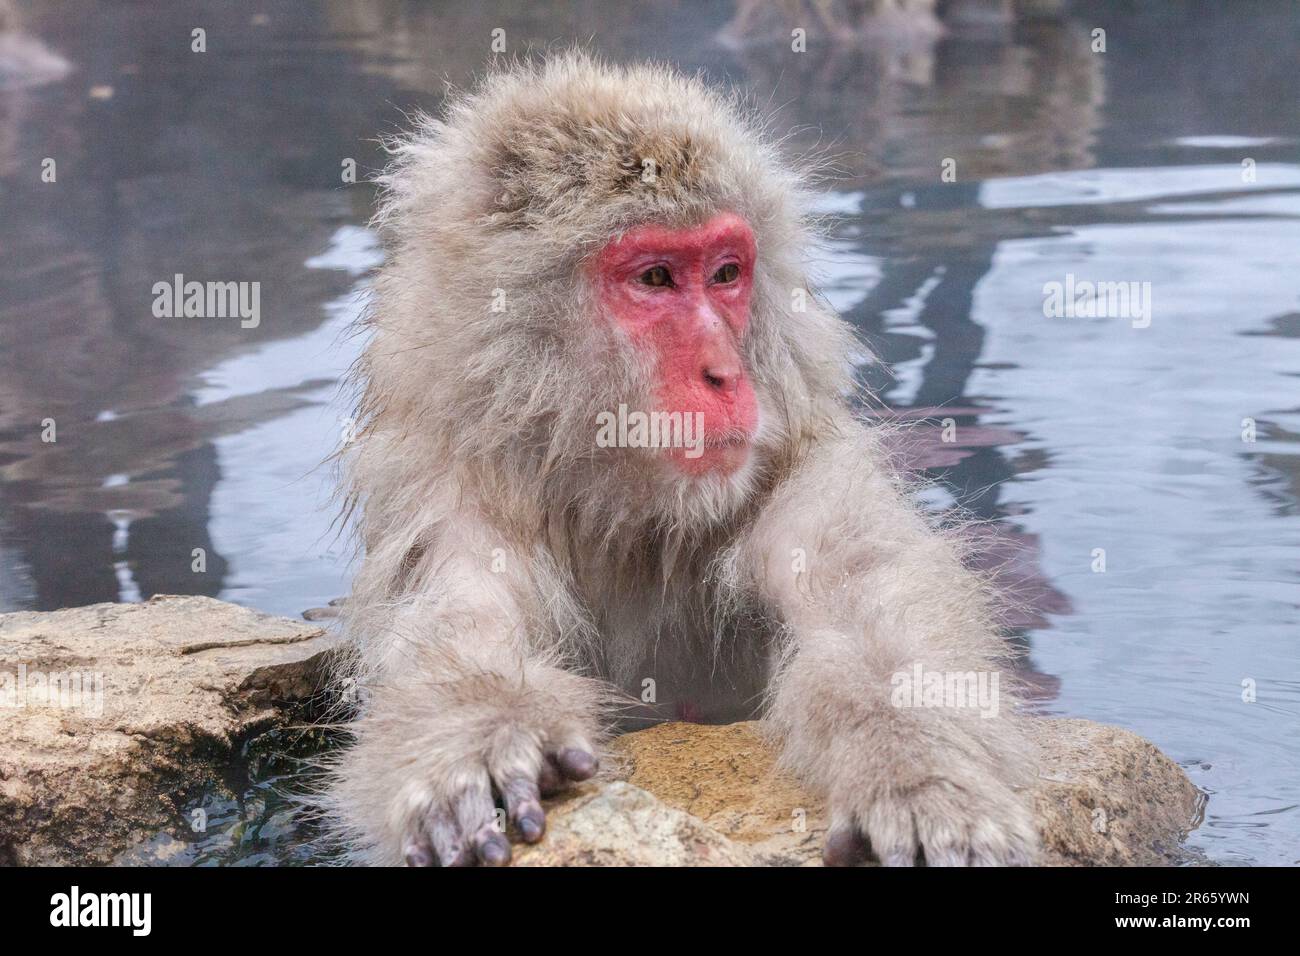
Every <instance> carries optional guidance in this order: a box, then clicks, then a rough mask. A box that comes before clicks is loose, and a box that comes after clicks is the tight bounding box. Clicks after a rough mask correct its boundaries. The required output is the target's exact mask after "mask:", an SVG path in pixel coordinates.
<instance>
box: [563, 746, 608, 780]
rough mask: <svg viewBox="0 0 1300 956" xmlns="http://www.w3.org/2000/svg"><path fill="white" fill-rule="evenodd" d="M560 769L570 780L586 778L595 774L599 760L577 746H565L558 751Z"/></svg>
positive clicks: (598, 767) (598, 766)
mask: <svg viewBox="0 0 1300 956" xmlns="http://www.w3.org/2000/svg"><path fill="white" fill-rule="evenodd" d="M559 764H560V769H561V770H563V771H564V775H565V776H566V777H568V778H569V779H570V780H586V779H588V778H590V777H593V776H595V774H596V771H597V770H599V769H600V762H599V761H598V760H596V757H595V755H593V754H590V753H587V751H585V750H579V749H578V748H577V747H565V748H564V749H563V750H561V751H560V756H559Z"/></svg>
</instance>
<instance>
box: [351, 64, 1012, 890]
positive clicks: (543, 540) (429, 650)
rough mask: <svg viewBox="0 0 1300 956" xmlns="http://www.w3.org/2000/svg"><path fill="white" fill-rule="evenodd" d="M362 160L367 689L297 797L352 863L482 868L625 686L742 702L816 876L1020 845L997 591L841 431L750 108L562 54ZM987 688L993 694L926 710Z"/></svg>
mask: <svg viewBox="0 0 1300 956" xmlns="http://www.w3.org/2000/svg"><path fill="white" fill-rule="evenodd" d="M392 149H393V152H394V159H393V164H392V166H391V167H390V168H389V170H388V171H387V172H386V173H385V175H384V176H383V178H382V185H383V199H382V204H381V207H380V210H379V213H378V215H377V219H376V222H377V225H378V227H379V229H380V231H381V232H382V234H383V236H384V239H385V243H386V249H387V256H388V258H387V261H386V263H385V264H384V266H383V268H382V270H381V272H380V274H379V276H378V277H377V280H376V285H375V290H374V299H373V303H372V307H371V310H370V314H369V316H368V320H367V322H368V332H369V334H370V340H369V343H368V346H367V348H366V350H365V353H364V355H363V357H362V358H361V360H360V362H359V364H358V367H357V375H358V378H359V381H360V383H361V388H362V391H361V397H360V407H359V417H358V422H359V428H358V434H357V436H356V438H355V440H354V441H353V442H352V443H351V445H350V446H349V448H348V450H347V468H348V476H349V479H350V484H349V491H350V495H351V500H352V502H353V503H354V504H356V505H357V506H358V508H357V511H356V512H355V513H356V515H357V520H358V521H359V525H360V533H361V536H362V542H363V544H364V548H365V558H364V562H363V564H362V566H361V567H360V569H359V572H358V576H357V578H356V581H355V584H354V591H353V596H352V598H351V600H350V601H349V609H348V612H347V623H346V627H347V630H348V632H349V634H350V637H351V646H352V647H353V648H354V649H355V655H354V656H355V671H354V672H353V673H352V675H351V677H352V678H353V679H355V680H356V681H357V682H358V685H359V686H360V688H361V690H362V692H361V694H360V695H359V699H360V704H359V712H358V714H357V717H356V719H355V722H354V723H353V725H352V728H351V729H352V740H351V743H350V746H349V747H348V748H347V749H346V750H345V751H344V752H343V754H342V756H341V757H340V758H339V761H338V764H337V766H336V767H335V768H334V771H333V776H332V779H331V782H330V784H329V788H328V792H327V794H326V799H327V802H328V804H329V813H330V815H331V816H332V817H333V819H334V820H335V822H336V824H337V827H338V829H339V831H340V833H341V835H342V836H343V837H344V838H345V839H346V840H347V842H348V844H349V846H350V847H351V848H352V849H353V851H354V855H355V857H356V858H357V859H358V860H360V861H362V862H372V863H382V864H390V863H400V862H406V863H408V864H413V865H430V864H443V865H456V864H470V863H482V864H502V863H506V862H508V861H509V859H510V856H511V843H512V841H518V840H523V841H527V842H533V841H537V840H540V839H544V836H543V833H544V828H545V815H544V809H543V804H542V797H543V796H545V795H546V794H548V793H550V792H551V791H553V790H555V789H556V788H558V787H561V786H563V785H564V784H565V783H566V781H575V780H583V779H586V778H588V777H590V776H592V775H593V774H594V773H595V772H596V771H597V768H598V763H599V759H600V747H601V743H602V740H604V739H606V736H607V734H608V732H609V730H610V729H611V727H613V726H614V718H616V717H618V715H619V707H620V703H619V702H620V700H631V699H632V698H633V697H634V698H635V699H636V701H637V702H639V703H647V704H650V705H653V706H649V707H647V708H646V712H647V713H658V714H660V715H665V716H674V715H675V716H678V717H687V718H690V719H696V720H713V721H717V720H727V719H736V718H738V717H745V716H750V715H752V714H753V713H754V712H755V711H756V710H757V711H761V712H762V713H763V715H764V717H765V720H766V724H767V726H768V727H769V728H770V730H771V732H772V734H773V737H774V739H775V740H777V741H779V745H780V747H781V752H782V754H783V761H784V765H785V766H786V767H788V768H789V769H790V770H792V771H793V772H795V773H796V774H798V775H800V776H801V777H802V778H803V780H804V781H805V782H806V783H807V784H808V785H809V786H810V787H811V788H814V789H815V791H816V792H819V793H821V794H823V795H824V796H825V798H826V800H827V802H828V807H829V810H830V813H831V818H832V824H831V829H830V831H829V834H828V838H827V842H826V846H825V859H826V861H827V862H828V863H836V864H840V863H853V862H857V861H859V860H863V859H866V858H868V855H869V854H871V855H874V857H875V858H876V859H878V860H879V861H881V862H883V863H887V864H897V865H910V864H914V863H918V862H921V861H924V862H925V863H927V864H930V865H938V864H949V865H960V864H1011V863H1023V862H1029V861H1030V860H1032V859H1033V855H1034V853H1035V847H1036V840H1037V837H1036V831H1035V827H1034V825H1033V821H1032V818H1031V816H1030V812H1029V809H1028V807H1027V803H1026V798H1025V793H1024V787H1025V785H1026V784H1027V782H1028V781H1030V780H1031V778H1032V773H1033V770H1032V766H1033V764H1032V760H1031V750H1030V747H1029V745H1028V744H1027V743H1026V741H1025V738H1024V737H1023V735H1022V731H1021V729H1020V726H1019V723H1018V719H1017V717H1016V715H1015V713H1013V706H1012V702H1011V700H1010V697H1009V694H1008V684H1009V680H1008V679H1006V676H1005V674H1004V673H1003V670H1002V669H1003V668H1004V667H1005V661H1004V653H1005V648H1004V645H1003V642H1002V641H1001V640H1000V639H999V637H998V636H997V629H996V626H995V614H994V612H993V610H992V607H993V605H992V602H991V601H990V599H989V596H988V594H987V592H986V588H985V586H984V584H983V582H982V581H981V580H980V579H979V578H977V577H976V576H975V575H973V574H972V573H971V572H969V571H968V570H967V569H966V568H965V566H964V563H963V560H962V557H961V554H960V552H959V548H958V545H957V544H956V543H955V542H954V540H953V536H952V535H951V534H947V533H942V532H939V531H936V530H935V529H933V528H932V527H930V524H929V523H928V522H927V520H925V518H923V516H922V514H921V513H920V512H919V511H918V510H917V509H916V508H915V507H914V506H913V505H912V504H911V503H910V502H909V501H908V500H907V497H906V493H905V490H904V488H903V486H902V485H901V484H900V481H899V479H898V478H897V477H896V475H895V473H894V471H893V469H891V468H890V466H889V464H888V460H887V457H886V454H885V453H884V451H883V450H882V447H881V444H880V438H879V436H878V435H877V434H876V433H875V432H874V430H873V428H871V427H868V426H866V425H864V424H862V423H861V422H859V421H858V420H857V419H856V418H855V415H854V413H853V406H852V402H851V397H852V394H853V388H854V385H853V373H852V367H851V361H852V359H853V357H854V356H855V355H859V354H860V350H858V349H857V347H856V346H855V342H854V338H853V336H852V335H851V333H850V332H849V330H848V327H847V325H845V324H844V323H843V322H842V321H841V320H840V319H839V318H838V317H837V316H835V315H834V314H832V313H831V312H830V311H828V310H827V308H826V307H825V306H824V305H823V304H822V303H821V302H820V300H819V299H818V298H816V297H815V295H814V294H813V292H812V290H811V286H810V280H809V276H808V271H807V270H808V268H809V262H808V259H809V255H810V246H811V243H812V240H813V232H812V226H811V225H810V220H809V214H808V210H809V208H810V199H811V193H810V191H809V187H808V185H807V177H806V176H805V175H804V174H803V173H801V172H799V171H798V170H797V169H796V168H794V167H793V166H791V165H788V164H787V162H786V161H784V160H783V159H782V158H781V156H780V153H779V150H778V148H777V146H776V145H775V144H774V143H773V142H772V141H771V140H769V139H768V137H767V135H766V133H765V130H764V128H763V126H762V125H761V124H760V122H759V121H758V120H756V119H755V118H754V116H753V114H752V113H750V112H749V111H747V110H746V109H745V108H744V106H743V105H742V103H741V102H740V101H739V100H738V99H737V98H736V97H735V96H733V95H731V94H727V93H723V92H720V91H718V90H715V89H713V88H710V87H709V86H708V85H706V84H705V83H703V82H702V81H700V80H699V79H696V78H690V77H685V76H682V75H680V74H678V73H676V72H674V71H673V70H671V69H668V68H665V67H660V66H636V67H615V66H610V65H605V64H602V63H599V62H596V61H595V60H593V59H592V58H591V57H588V56H586V55H585V54H581V53H567V54H563V55H556V56H552V57H550V58H549V59H547V60H545V61H542V62H537V63H533V64H531V65H516V66H512V67H510V68H508V69H505V70H502V71H499V72H496V73H494V74H492V75H490V76H488V77H487V79H486V80H485V81H484V82H483V83H482V84H481V85H480V86H479V87H478V88H477V89H476V90H475V91H473V92H471V93H468V94H465V95H461V96H459V97H456V98H453V99H452V101H451V102H450V104H449V105H448V106H447V107H446V108H445V111H444V113H443V114H442V115H441V117H440V118H437V119H433V118H422V119H421V120H419V122H418V125H417V128H416V129H415V130H414V132H412V133H410V134H409V135H407V136H405V137H404V138H402V139H401V140H399V141H398V142H396V143H394V144H393V147H392ZM647 422H649V425H647V424H646V423H647ZM695 426H702V430H699V431H695V432H694V433H692V428H693V427H695ZM655 436H657V437H658V438H659V439H661V440H655ZM676 439H680V440H676ZM921 674H925V675H927V677H926V684H927V693H926V694H924V695H923V694H922V689H921V687H919V686H918V687H915V688H903V689H905V690H907V693H900V688H902V687H903V684H904V683H906V682H908V681H912V680H914V679H916V678H918V677H919V676H920V675H921ZM999 674H1003V677H1004V679H1003V680H1002V681H1001V684H1000V689H1001V690H1002V694H1003V700H1002V704H1001V706H1000V707H997V706H994V707H993V708H990V707H988V706H980V707H976V706H974V705H973V702H970V701H964V700H953V699H949V698H950V696H951V695H949V696H948V697H945V696H944V695H942V694H931V693H929V691H930V690H933V689H934V686H938V688H939V690H943V686H941V685H942V684H943V682H944V681H945V680H947V686H948V687H949V688H951V687H952V686H954V683H955V682H956V683H959V682H960V681H961V680H962V679H965V678H970V677H974V676H975V675H980V676H981V678H984V677H988V676H990V675H991V676H992V677H993V678H994V679H996V677H997V675H999ZM935 675H937V678H936V679H937V681H938V682H939V684H938V685H934V686H932V685H931V684H930V683H929V678H930V677H934V676H935ZM954 678H955V679H956V681H954ZM998 687H999V685H997V684H994V688H995V690H996V689H997V688H998ZM912 691H915V692H914V693H913V692H912ZM629 692H630V694H631V695H632V697H629V696H626V695H627V694H628V693H629ZM959 696H960V695H959ZM984 703H985V704H987V701H985V702H984ZM990 710H992V711H993V713H990ZM498 804H500V806H501V808H502V811H503V812H502V814H501V815H500V816H498V813H497V805H498Z"/></svg>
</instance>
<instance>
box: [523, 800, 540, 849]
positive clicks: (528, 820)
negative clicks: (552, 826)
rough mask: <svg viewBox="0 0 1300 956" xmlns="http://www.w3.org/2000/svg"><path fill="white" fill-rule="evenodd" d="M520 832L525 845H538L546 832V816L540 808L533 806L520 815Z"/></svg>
mask: <svg viewBox="0 0 1300 956" xmlns="http://www.w3.org/2000/svg"><path fill="white" fill-rule="evenodd" d="M519 832H520V833H521V834H523V837H524V842H525V843H536V842H537V841H538V840H540V839H541V838H542V834H543V833H545V832H546V814H545V813H543V812H542V808H541V807H539V806H536V805H534V806H531V807H528V808H526V809H525V810H523V811H522V812H521V813H520V814H519Z"/></svg>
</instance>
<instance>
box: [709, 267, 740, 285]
mask: <svg viewBox="0 0 1300 956" xmlns="http://www.w3.org/2000/svg"><path fill="white" fill-rule="evenodd" d="M739 278H740V266H738V265H737V264H736V263H734V262H728V263H727V264H726V265H724V266H722V268H720V269H719V270H718V271H717V272H715V273H713V281H714V282H715V283H717V284H718V285H726V284H727V283H728V282H735V281H736V280H737V279H739Z"/></svg>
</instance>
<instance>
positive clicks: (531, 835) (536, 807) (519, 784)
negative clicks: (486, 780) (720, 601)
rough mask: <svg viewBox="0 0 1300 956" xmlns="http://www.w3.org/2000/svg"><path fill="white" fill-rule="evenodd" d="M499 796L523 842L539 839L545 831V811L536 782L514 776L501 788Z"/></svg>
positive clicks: (534, 841)
mask: <svg viewBox="0 0 1300 956" xmlns="http://www.w3.org/2000/svg"><path fill="white" fill-rule="evenodd" d="M501 798H502V799H503V800H504V801H505V804H506V812H507V813H508V814H509V815H510V819H511V821H512V822H513V823H514V825H515V826H516V827H518V828H519V832H520V834H521V835H522V836H523V838H524V842H525V843H536V842H537V841H538V840H540V839H541V838H542V834H543V833H545V832H546V812H545V811H544V810H543V809H542V795H541V792H540V791H539V790H538V787H537V783H536V782H534V781H532V780H529V779H528V778H527V777H516V778H515V779H514V780H511V781H510V782H509V783H507V784H505V786H503V787H502V788H501Z"/></svg>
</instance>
